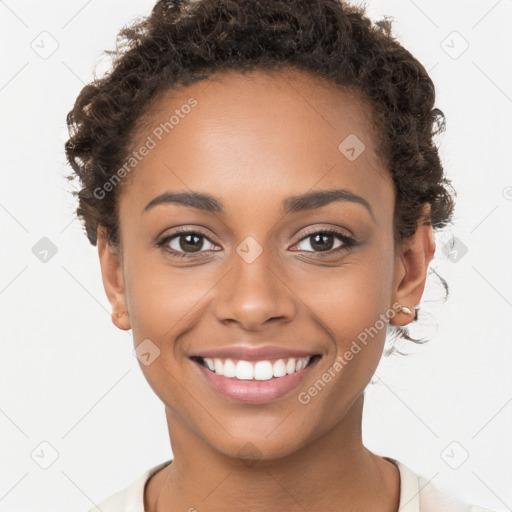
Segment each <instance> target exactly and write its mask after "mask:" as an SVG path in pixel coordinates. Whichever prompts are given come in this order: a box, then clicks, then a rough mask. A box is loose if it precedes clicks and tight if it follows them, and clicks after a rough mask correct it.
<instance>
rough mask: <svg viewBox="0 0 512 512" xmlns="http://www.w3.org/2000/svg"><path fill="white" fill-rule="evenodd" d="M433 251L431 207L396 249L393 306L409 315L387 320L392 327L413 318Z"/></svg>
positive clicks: (428, 205)
mask: <svg viewBox="0 0 512 512" xmlns="http://www.w3.org/2000/svg"><path fill="white" fill-rule="evenodd" d="M435 250H436V246H435V241H434V233H433V231H432V223H431V221H430V204H428V203H427V204H426V205H425V206H424V207H423V210H422V215H421V217H420V218H419V219H418V224H417V228H416V232H415V233H414V235H412V236H411V237H409V238H406V239H405V240H403V242H402V244H401V245H400V246H399V247H398V248H397V253H396V258H395V272H394V282H393V299H394V300H393V303H394V302H399V303H400V304H402V306H406V307H408V308H409V309H410V310H411V312H410V313H405V312H397V314H396V315H395V316H394V317H393V318H390V320H389V323H390V324H393V325H406V324H408V323H409V322H411V321H412V320H413V319H414V309H413V308H414V306H415V305H418V304H419V303H420V301H421V297H422V295H423V291H424V289H425V282H426V280H427V272H428V266H429V264H430V262H431V261H432V258H433V257H434V253H435Z"/></svg>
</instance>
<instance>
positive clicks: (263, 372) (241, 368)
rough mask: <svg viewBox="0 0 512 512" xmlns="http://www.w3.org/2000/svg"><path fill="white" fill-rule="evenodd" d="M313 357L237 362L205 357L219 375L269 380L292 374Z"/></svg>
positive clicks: (210, 366)
mask: <svg viewBox="0 0 512 512" xmlns="http://www.w3.org/2000/svg"><path fill="white" fill-rule="evenodd" d="M310 359H311V357H302V358H300V359H297V358H293V357H292V358H290V359H278V360H277V361H275V362H274V363H272V362H270V361H256V362H255V363H253V362H250V361H243V360H240V361H238V362H237V363H236V364H235V362H234V361H233V360H232V359H218V358H215V359H210V358H208V357H205V358H204V362H205V365H206V367H207V368H208V369H209V370H211V371H212V372H215V373H217V374H218V375H223V376H224V377H228V378H231V379H233V378H235V379H238V380H269V379H272V378H273V377H284V376H285V375H291V374H292V373H295V372H298V371H300V370H302V369H303V368H305V367H306V366H307V365H308V363H309V361H310Z"/></svg>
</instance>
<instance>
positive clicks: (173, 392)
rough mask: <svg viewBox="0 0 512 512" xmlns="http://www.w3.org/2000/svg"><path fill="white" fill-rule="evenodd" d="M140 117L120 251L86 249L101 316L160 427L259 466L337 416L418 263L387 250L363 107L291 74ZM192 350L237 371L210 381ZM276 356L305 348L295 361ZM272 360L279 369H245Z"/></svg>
mask: <svg viewBox="0 0 512 512" xmlns="http://www.w3.org/2000/svg"><path fill="white" fill-rule="evenodd" d="M187 105H189V106H187ZM176 111H177V112H176ZM150 112H151V115H150V117H149V118H148V119H149V122H148V123H146V127H145V129H144V130H143V131H142V132H141V134H140V140H139V142H138V143H137V144H136V146H135V148H134V149H137V148H140V147H141V146H142V145H144V144H146V146H147V147H148V148H149V147H150V146H151V148H149V149H148V150H147V151H140V152H139V153H142V152H144V153H146V154H145V156H143V157H142V158H141V159H140V161H139V163H138V164H137V166H136V169H135V170H134V171H133V172H132V174H131V175H130V177H129V179H128V180H127V181H126V183H124V184H123V189H122V193H121V194H120V198H119V214H120V239H121V248H120V252H119V253H117V254H115V253H113V252H111V251H110V250H107V248H106V245H105V241H104V238H101V239H100V240H99V242H98V247H99V251H100V258H101V264H102V273H103V280H104V284H105V288H106V290H107V294H108V296H109V299H110V301H111V303H112V306H113V308H114V311H117V312H120V311H124V310H126V311H127V312H128V315H127V316H125V317H123V320H122V321H120V322H119V324H118V325H119V326H120V327H121V328H124V329H128V328H131V329H132V331H133V338H134V343H135V347H139V345H140V347H142V349H140V350H139V352H142V353H144V355H143V357H139V359H140V360H141V362H140V366H141V369H142V371H143V372H144V375H145V377H146V378H147V380H148V382H149V384H150V385H151V387H152V388H153V390H154V391H155V393H156V394H157V395H158V396H159V397H160V399H161V400H162V401H163V403H164V404H165V406H166V410H167V413H168V418H170V422H171V427H172V424H174V425H175V426H176V428H177V429H178V428H181V429H186V430H187V431H188V432H189V433H191V434H192V435H193V436H194V438H195V439H197V440H199V441H200V442H201V443H203V444H204V445H206V446H208V447H210V448H213V449H215V450H217V451H218V452H221V453H223V454H225V455H229V456H236V454H237V453H239V451H240V450H241V449H243V447H244V446H248V445H247V443H252V445H254V447H255V450H256V451H257V452H258V457H260V458H262V459H271V458H276V457H280V456H284V455H286V454H290V453H292V452H293V451H295V450H299V449H301V447H303V446H305V445H307V444H308V443H310V442H311V441H313V440H315V439H317V438H319V437H320V436H322V435H323V434H325V433H326V432H327V431H329V430H332V429H334V428H337V426H338V425H340V424H342V422H343V420H344V419H346V418H347V417H348V416H349V415H350V414H351V410H353V406H354V404H355V403H356V402H357V400H358V399H360V398H361V396H362V393H363V390H364V388H365V387H366V385H367V383H368V382H369V380H370V378H371V376H372V373H373V371H374V370H375V368H376V366H377V364H378V362H379V359H380V357H381V354H382V349H383V344H384V341H385V336H386V323H385V322H383V320H382V319H384V318H387V319H389V318H393V320H390V321H391V322H392V323H395V324H397V323H400V322H402V324H403V323H407V322H408V321H410V320H411V319H412V318H411V316H408V315H405V316H403V318H401V317H400V314H398V315H395V316H394V317H393V314H391V316H390V314H389V311H390V310H391V308H392V305H393V303H396V301H400V302H401V303H402V304H404V305H407V306H408V307H410V308H411V309H412V306H413V305H414V304H416V303H419V300H420V297H421V293H422V291H423V285H424V280H425V274H426V265H428V261H425V259H424V258H423V259H421V261H422V265H420V264H415V265H411V267H410V268H411V272H407V265H408V261H409V260H408V259H407V258H408V256H407V254H409V253H407V254H406V255H405V256H404V254H405V251H404V252H403V253H402V252H401V251H397V252H395V248H394V246H393V231H392V218H393V209H394V200H395V196H394V189H393V184H392V180H391V177H390V176H389V174H388V172H387V171H386V170H385V169H384V167H383V164H382V163H381V162H380V160H379V158H378V157H377V154H376V145H375V144H376V137H375V134H374V133H373V132H372V125H371V123H370V122H369V121H368V117H367V113H368V112H367V110H366V108H365V106H364V104H363V103H362V102H361V101H360V100H359V99H358V97H357V96H356V95H354V94H353V93H350V92H348V91H341V90H340V89H338V88H336V87H335V86H334V85H333V84H330V83H328V82H324V81H322V80H321V79H319V78H317V77H313V76H310V75H308V74H303V73H299V72H297V71H293V72H292V71H286V72H285V71H281V72H279V73H272V74H270V73H262V72H254V73H250V74H247V75H241V74H237V73H235V72H225V73H223V74H218V75H215V76H214V77H213V79H212V80H210V81H202V82H198V83H196V84H193V85H192V86H188V87H186V88H183V89H181V90H180V91H178V92H177V91H168V92H166V93H165V94H163V95H161V96H160V97H159V98H158V101H157V102H156V103H155V104H154V105H153V107H152V109H151V111H150ZM173 114H174V119H172V120H171V123H172V127H170V125H169V119H170V118H171V115H173ZM165 122H168V124H167V125H166V128H167V129H165V128H162V127H163V126H165V125H164V124H163V123H165ZM148 137H149V138H148ZM150 139H151V141H152V142H151V141H150ZM328 191H331V194H326V193H325V192H328ZM185 193H186V194H189V196H184V195H183V194H185ZM180 194H182V195H180ZM199 194H200V195H199ZM429 239H430V238H429V237H428V236H425V237H423V236H422V237H420V239H419V240H420V242H419V244H420V246H421V250H423V253H422V254H425V250H424V245H423V242H424V241H425V240H429ZM411 247H412V248H413V249H414V247H416V246H413V245H412V244H411ZM421 250H419V251H417V252H416V253H417V254H420V253H421ZM412 253H414V254H416V253H415V252H414V250H412ZM417 261H420V259H418V260H417ZM416 263H417V262H416ZM420 267H421V268H420ZM406 275H407V279H406V278H405V276H406ZM385 315H388V316H387V317H386V316H385ZM379 319H380V321H379ZM383 324H384V325H383ZM372 328H373V330H371V333H372V334H371V335H368V330H369V329H372ZM365 329H366V331H365ZM364 332H366V333H367V335H366V342H363V341H362V340H363V339H364V338H365V336H364V334H362V333H364ZM354 343H355V344H356V345H354ZM141 344H142V345H141ZM356 346H358V347H359V349H357V348H355V347H356ZM269 347H270V348H273V349H274V351H273V352H269V353H267V352H264V350H265V349H267V348H269ZM238 349H240V350H242V351H236V350H238ZM244 349H245V350H246V352H243V350H244ZM253 349H257V350H259V349H261V350H263V352H262V353H259V352H258V353H254V354H253V352H251V351H252V350H253ZM229 350H235V351H234V352H227V351H229ZM216 351H217V352H216ZM294 351H295V352H294ZM349 353H352V356H350V355H349ZM205 355H210V356H212V357H211V359H214V357H213V356H219V355H220V356H226V355H228V356H230V357H218V359H220V361H221V363H222V364H223V370H222V371H224V368H225V367H226V366H229V365H230V364H231V363H226V359H228V358H230V359H232V362H233V366H234V369H232V368H233V366H229V368H230V370H226V372H227V375H228V376H222V375H217V374H215V373H213V372H212V371H211V370H210V369H207V368H206V367H205V366H204V365H203V363H204V364H205V365H207V364H208V362H207V361H205V360H202V359H197V358H196V357H195V356H201V357H205ZM290 355H294V356H296V358H299V357H306V356H307V355H310V356H314V357H311V359H309V360H307V361H308V366H306V367H305V368H303V369H302V370H300V368H299V371H295V372H293V370H294V367H293V366H292V364H293V363H290V362H289V359H291V358H290V357H288V356H290ZM279 359H282V360H283V363H277V361H278V360H279ZM238 360H244V361H246V360H248V364H249V365H250V367H251V369H254V368H256V367H258V368H259V370H258V368H256V370H253V371H255V372H256V374H257V375H258V377H257V380H249V376H248V375H246V374H244V373H243V368H245V367H246V366H247V363H244V361H242V369H240V368H239V363H238ZM261 361H267V362H266V363H264V362H263V363H261ZM256 362H259V363H258V364H256ZM295 362H297V361H295ZM275 363H277V365H276V364H275ZM336 363H337V364H336ZM213 364H214V365H215V364H217V365H218V363H215V361H213ZM244 365H245V366H244ZM283 365H284V367H285V369H286V371H290V372H292V373H286V375H285V376H281V377H277V376H276V377H273V378H271V379H270V380H259V378H260V377H262V376H263V377H264V374H265V372H266V371H267V370H268V369H269V368H270V372H271V373H270V375H272V372H276V373H277V374H279V372H281V373H282V372H283ZM217 368H219V366H217ZM276 368H277V370H276ZM260 370H261V372H262V373H259V372H260ZM229 371H234V372H237V371H238V372H240V373H238V375H239V376H240V377H242V378H241V379H236V378H234V377H229V375H230V374H229ZM329 376H330V377H329ZM267 377H268V375H267ZM319 380H320V381H321V382H322V383H323V384H319V383H318V382H319ZM315 383H316V387H315ZM315 390H316V391H315Z"/></svg>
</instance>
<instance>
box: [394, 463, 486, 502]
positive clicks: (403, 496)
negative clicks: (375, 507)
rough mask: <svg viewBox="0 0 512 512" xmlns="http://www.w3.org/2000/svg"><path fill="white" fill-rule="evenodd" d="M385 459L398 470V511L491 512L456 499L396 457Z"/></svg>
mask: <svg viewBox="0 0 512 512" xmlns="http://www.w3.org/2000/svg"><path fill="white" fill-rule="evenodd" d="M386 459H387V460H389V461H391V462H394V463H395V464H396V465H397V466H398V469H399V471H400V512H492V511H491V510H489V509H486V508H483V507H480V506H477V505H471V504H468V503H465V502H463V501H461V500H460V499H457V498H456V497H454V496H453V495H451V494H449V493H448V492H446V491H444V490H443V489H441V488H439V487H437V486H436V485H433V484H432V483H431V481H429V480H427V479H426V478H424V477H422V476H418V475H416V473H414V472H413V471H412V470H411V469H409V468H408V467H407V466H405V465H404V464H402V463H401V462H399V461H397V460H396V459H391V458H390V457H386Z"/></svg>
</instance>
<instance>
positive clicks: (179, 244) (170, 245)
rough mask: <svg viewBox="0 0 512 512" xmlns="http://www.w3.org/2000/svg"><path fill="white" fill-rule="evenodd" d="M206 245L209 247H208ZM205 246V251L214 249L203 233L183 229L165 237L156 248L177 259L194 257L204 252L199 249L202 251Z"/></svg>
mask: <svg viewBox="0 0 512 512" xmlns="http://www.w3.org/2000/svg"><path fill="white" fill-rule="evenodd" d="M205 241H206V244H205ZM208 244H209V245H210V246H211V247H208ZM205 245H206V246H207V247H206V249H207V250H212V247H215V245H214V244H213V243H212V242H211V241H210V239H209V238H208V237H207V236H206V235H204V234H203V233H201V232H199V231H191V230H185V229H184V230H179V231H175V232H174V233H172V234H170V235H166V236H164V237H163V238H162V239H160V240H159V241H158V242H157V246H158V247H163V248H164V250H165V251H167V252H168V253H170V254H171V255H172V256H173V257H177V258H189V257H195V256H196V254H197V253H200V252H204V251H201V249H204V248H205Z"/></svg>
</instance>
